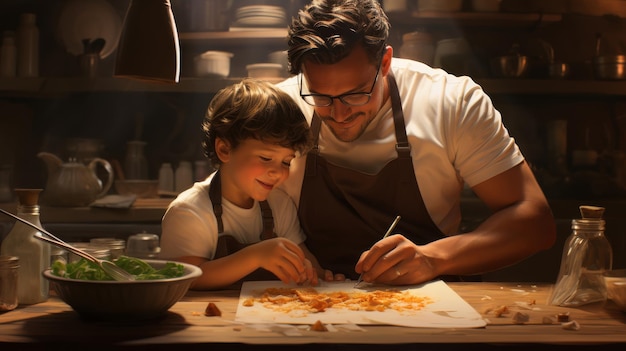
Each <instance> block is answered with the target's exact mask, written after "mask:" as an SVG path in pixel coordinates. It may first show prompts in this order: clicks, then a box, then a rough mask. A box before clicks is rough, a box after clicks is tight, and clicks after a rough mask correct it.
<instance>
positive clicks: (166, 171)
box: [159, 162, 174, 191]
mask: <svg viewBox="0 0 626 351" xmlns="http://www.w3.org/2000/svg"><path fill="white" fill-rule="evenodd" d="M159 190H163V191H174V170H173V168H172V164H171V163H169V162H163V163H162V164H161V168H160V169H159Z"/></svg>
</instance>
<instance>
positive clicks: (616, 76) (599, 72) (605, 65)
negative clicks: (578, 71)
mask: <svg viewBox="0 0 626 351" xmlns="http://www.w3.org/2000/svg"><path fill="white" fill-rule="evenodd" d="M593 68H594V73H595V76H596V78H597V79H603V80H622V79H626V55H608V56H597V57H594V59H593Z"/></svg>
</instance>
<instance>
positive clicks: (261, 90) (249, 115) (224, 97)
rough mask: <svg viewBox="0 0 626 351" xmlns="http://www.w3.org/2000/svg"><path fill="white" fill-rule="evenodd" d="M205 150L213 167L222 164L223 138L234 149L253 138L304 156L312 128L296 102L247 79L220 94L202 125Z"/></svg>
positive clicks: (266, 83) (270, 88) (261, 82)
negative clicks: (219, 146) (220, 146)
mask: <svg viewBox="0 0 626 351" xmlns="http://www.w3.org/2000/svg"><path fill="white" fill-rule="evenodd" d="M202 131H203V132H204V136H203V140H202V147H203V149H204V154H205V156H206V157H207V158H208V159H209V160H210V161H211V163H212V164H213V165H214V166H218V165H219V164H221V161H220V160H219V158H218V157H217V155H216V153H215V139H216V138H220V139H222V140H224V141H226V142H228V143H229V144H230V146H231V147H232V148H233V149H235V148H237V146H239V143H240V142H241V141H243V140H245V139H249V138H253V139H257V140H262V141H265V142H270V143H274V144H277V145H280V146H282V147H286V148H290V149H293V150H296V151H298V152H300V153H302V154H304V153H305V152H306V151H308V149H309V148H310V146H311V143H312V138H311V133H310V131H309V124H308V122H307V121H306V119H305V117H304V115H303V114H302V111H301V110H300V108H299V107H298V105H296V103H295V102H294V101H293V99H292V98H291V97H290V96H289V95H287V94H286V93H285V92H283V91H282V90H280V89H278V88H276V87H275V86H274V85H272V84H270V83H268V82H264V81H261V80H255V79H244V80H242V81H241V82H239V83H236V84H233V85H231V86H229V87H226V88H224V89H222V90H220V91H219V92H218V93H217V94H216V95H215V97H214V98H213V100H211V103H210V104H209V108H208V110H207V113H206V116H205V118H204V121H203V122H202Z"/></svg>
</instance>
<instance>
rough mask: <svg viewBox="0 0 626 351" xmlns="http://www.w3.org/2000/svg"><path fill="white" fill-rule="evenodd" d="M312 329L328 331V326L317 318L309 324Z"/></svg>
mask: <svg viewBox="0 0 626 351" xmlns="http://www.w3.org/2000/svg"><path fill="white" fill-rule="evenodd" d="M310 330H312V331H319V332H325V331H328V328H326V326H325V325H324V324H323V323H322V322H321V321H320V320H319V319H318V320H317V321H316V322H315V323H313V325H311V329H310Z"/></svg>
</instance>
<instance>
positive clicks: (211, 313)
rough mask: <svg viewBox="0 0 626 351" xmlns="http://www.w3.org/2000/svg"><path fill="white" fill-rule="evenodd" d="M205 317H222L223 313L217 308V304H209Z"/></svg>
mask: <svg viewBox="0 0 626 351" xmlns="http://www.w3.org/2000/svg"><path fill="white" fill-rule="evenodd" d="M204 315H205V316H207V317H221V316H222V311H220V309H219V308H217V305H216V304H214V303H213V302H209V304H208V305H207V306H206V310H205V311H204Z"/></svg>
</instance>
